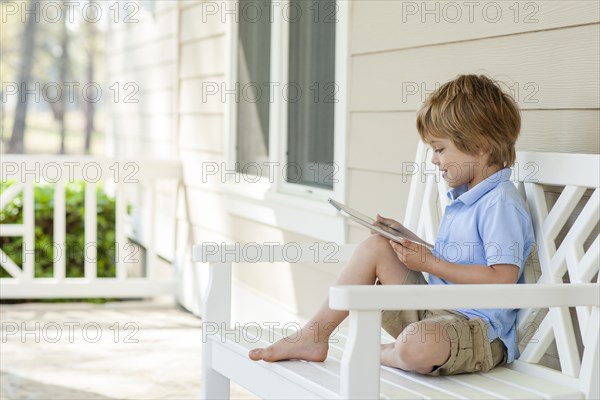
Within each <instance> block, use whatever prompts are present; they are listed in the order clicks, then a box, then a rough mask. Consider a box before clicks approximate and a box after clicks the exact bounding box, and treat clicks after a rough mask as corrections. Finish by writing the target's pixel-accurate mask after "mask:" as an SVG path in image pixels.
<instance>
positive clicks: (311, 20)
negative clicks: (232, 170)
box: [231, 0, 338, 192]
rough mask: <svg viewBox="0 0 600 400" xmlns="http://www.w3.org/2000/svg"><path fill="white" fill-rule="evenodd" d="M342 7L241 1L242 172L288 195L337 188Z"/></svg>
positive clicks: (238, 151)
mask: <svg viewBox="0 0 600 400" xmlns="http://www.w3.org/2000/svg"><path fill="white" fill-rule="evenodd" d="M337 7H338V5H337V3H336V2H335V1H332V0H316V1H306V0H290V1H285V2H280V1H274V2H254V1H241V2H240V3H238V8H237V10H238V23H237V24H236V25H237V27H236V28H237V29H236V32H235V37H236V42H234V43H236V44H237V49H236V50H235V58H237V60H236V61H237V62H236V63H235V67H234V72H233V73H234V74H235V77H234V81H235V82H236V90H238V91H239V92H238V101H237V102H236V107H235V110H232V111H233V112H232V114H233V118H234V119H235V121H232V123H231V126H232V127H234V129H235V133H234V135H233V137H234V141H235V157H236V160H235V161H236V162H237V163H236V168H237V171H238V172H242V173H246V174H250V173H253V172H254V171H258V172H257V174H260V175H261V176H262V177H264V178H268V179H269V180H270V181H271V182H275V184H276V185H278V187H280V188H283V189H284V191H285V188H286V187H288V188H289V187H290V185H294V186H298V185H300V186H301V187H306V188H319V189H324V190H328V191H331V190H333V183H334V177H335V172H336V171H335V168H336V167H335V165H336V164H334V128H335V124H334V121H335V105H336V102H337V99H336V96H337V95H338V93H337V92H338V90H337V88H338V84H337V83H336V64H335V59H336V21H337ZM268 163H276V165H277V166H278V167H277V168H276V169H273V168H267V167H264V166H267V165H269V164H268ZM250 164H252V165H255V166H259V168H248V167H247V166H248V165H250ZM272 165H273V164H272ZM261 166H262V168H261ZM270 174H273V175H274V176H270ZM308 191H309V192H311V191H310V190H308Z"/></svg>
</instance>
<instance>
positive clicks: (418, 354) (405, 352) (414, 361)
mask: <svg viewBox="0 0 600 400" xmlns="http://www.w3.org/2000/svg"><path fill="white" fill-rule="evenodd" d="M427 328H429V329H427ZM431 328H432V326H428V325H427V324H425V323H422V322H415V323H412V324H410V325H408V326H407V327H406V328H405V329H404V330H403V331H402V333H401V334H400V336H398V338H397V339H396V344H395V350H396V354H397V356H398V357H399V358H400V359H401V360H402V362H403V363H404V364H405V365H406V366H407V367H408V369H409V370H410V371H416V372H419V373H422V374H426V373H429V372H430V371H431V370H432V368H433V366H434V365H436V363H434V362H433V361H434V360H435V359H436V358H438V356H439V355H438V354H435V353H436V352H437V351H438V350H439V349H437V346H436V345H437V344H438V342H437V339H438V337H437V335H431V334H429V333H433V332H432V329H431ZM429 331H431V332H429Z"/></svg>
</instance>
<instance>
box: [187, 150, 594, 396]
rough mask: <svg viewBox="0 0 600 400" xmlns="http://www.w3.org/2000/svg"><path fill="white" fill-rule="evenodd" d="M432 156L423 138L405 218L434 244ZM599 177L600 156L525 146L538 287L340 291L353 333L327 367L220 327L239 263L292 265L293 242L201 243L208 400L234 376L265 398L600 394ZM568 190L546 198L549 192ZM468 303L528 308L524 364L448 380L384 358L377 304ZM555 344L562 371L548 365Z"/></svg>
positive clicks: (439, 192) (519, 174)
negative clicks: (385, 363)
mask: <svg viewBox="0 0 600 400" xmlns="http://www.w3.org/2000/svg"><path fill="white" fill-rule="evenodd" d="M428 160H429V157H428V150H427V149H426V147H425V146H424V145H422V144H420V145H419V149H418V154H417V164H416V166H417V167H418V169H419V172H421V171H423V170H426V173H425V175H415V176H414V177H413V180H412V183H411V193H410V200H409V206H408V209H407V213H406V219H405V225H406V226H408V227H409V228H411V229H412V230H414V231H415V232H416V233H418V234H419V235H420V236H421V237H424V238H425V239H426V240H428V241H430V242H433V241H434V240H435V234H436V228H437V226H438V225H439V219H440V215H442V212H443V207H444V205H445V190H446V189H445V186H444V184H443V183H441V182H436V178H435V173H434V172H433V171H435V168H434V167H433V166H431V165H429V166H427V167H426V168H423V167H424V166H426V165H427V163H428ZM599 174H600V164H599V156H597V155H580V154H577V155H575V154H556V153H531V152H521V153H518V156H517V163H516V165H515V168H514V173H513V180H515V183H516V184H517V185H518V187H519V189H520V191H521V193H522V194H523V195H524V196H525V197H526V199H527V203H528V206H529V208H530V212H531V215H532V218H533V221H534V229H535V235H536V242H537V252H536V254H534V255H533V256H532V257H530V260H529V262H528V265H527V267H526V276H527V277H528V282H531V283H527V284H520V285H449V286H415V287H403V286H391V285H390V286H388V285H384V286H338V287H332V288H331V289H330V306H331V307H332V308H334V309H340V310H349V311H350V317H349V318H350V320H349V330H348V332H347V333H340V332H338V333H337V334H336V335H335V336H334V337H332V339H334V340H333V343H331V344H330V351H329V356H328V358H327V360H326V361H325V362H323V363H311V362H305V361H284V362H278V363H265V362H262V361H261V362H254V361H251V360H249V359H248V355H247V354H248V350H249V349H251V348H254V347H262V346H266V345H268V344H269V343H268V342H270V341H272V340H277V339H278V338H279V333H275V335H273V334H271V336H273V337H271V338H270V337H269V334H266V333H265V332H258V331H256V330H251V329H249V330H247V331H246V332H244V333H243V334H240V335H239V337H235V335H232V334H231V333H229V334H227V333H225V334H223V335H221V333H223V332H224V329H229V327H230V326H231V321H230V317H231V310H230V308H231V307H230V306H231V300H230V299H231V265H232V263H233V262H252V263H254V262H281V261H288V262H289V258H290V257H289V256H288V254H289V246H288V247H287V248H286V246H285V245H280V246H270V245H269V246H263V247H262V248H261V251H260V254H258V253H257V252H253V253H252V254H248V253H250V252H245V253H246V254H244V253H243V252H241V251H240V247H239V246H238V247H237V248H236V247H234V246H218V245H216V244H203V245H197V246H194V249H193V259H194V261H198V262H208V263H209V269H210V272H209V276H210V279H209V285H208V287H207V290H206V295H205V298H204V303H203V310H204V311H203V320H204V321H203V327H204V332H203V340H205V342H204V348H203V366H202V388H203V389H202V398H206V399H214V398H228V397H229V382H230V380H233V381H235V382H237V383H238V384H240V385H241V386H243V387H245V388H247V389H248V390H250V391H251V392H253V393H255V394H257V395H258V396H260V397H262V398H362V399H372V398H380V397H381V398H521V399H523V398H569V399H570V398H587V399H597V398H599V397H600V389H599V383H598V382H599V380H600V365H599V351H600V348H599V332H598V330H599V325H600V321H599V305H600V286H599V285H598V265H599V263H600V236H599V235H598V221H599V215H600V191H599V189H598V182H599V181H600V177H599ZM421 178H423V179H421ZM563 187H564V190H562V193H561V194H560V196H559V197H558V199H557V200H556V202H555V203H554V205H553V206H551V205H549V204H548V203H552V193H559V192H560V190H561V189H562V188H563ZM555 197H556V196H555ZM548 199H550V201H548ZM586 200H587V202H586ZM327 246H328V245H327V244H324V245H323V246H322V247H321V249H320V251H319V252H318V254H319V255H320V258H321V259H322V258H323V257H324V256H325V255H329V254H330V253H331V247H327ZM354 247H355V246H354V245H343V246H339V248H337V251H336V253H335V255H334V258H335V259H337V260H339V261H340V262H344V261H346V260H347V259H348V258H349V257H350V255H351V254H352V251H353V249H354ZM236 249H237V250H236ZM294 254H295V253H294ZM244 256H246V259H244ZM314 257H315V248H314V245H313V246H311V247H310V248H309V247H308V245H307V246H304V247H302V248H301V253H300V255H299V258H297V259H296V256H295V255H294V258H295V259H294V261H297V262H314ZM537 260H539V262H537ZM591 282H594V283H591ZM469 307H471V308H501V307H506V308H520V312H519V317H518V324H519V332H520V338H521V339H520V346H519V347H520V348H521V355H520V357H519V358H518V359H517V360H515V361H514V362H513V363H511V364H510V365H508V366H506V367H498V368H496V369H494V370H492V371H490V372H487V373H474V374H466V375H457V376H451V377H430V376H423V375H419V374H416V373H409V372H404V371H401V370H398V369H393V368H387V367H381V366H380V362H379V354H380V343H381V341H382V330H381V328H380V323H381V310H384V309H448V308H450V309H452V308H469ZM569 307H571V308H572V309H571V311H573V307H574V311H573V312H571V311H570V309H569ZM574 322H575V323H574ZM217 327H218V330H217ZM251 331H253V332H255V335H260V337H255V336H252V333H251ZM383 340H386V338H385V335H384V336H383ZM387 340H389V338H387ZM554 343H555V344H556V352H557V354H558V359H559V360H560V367H559V368H558V369H552V368H549V367H547V366H543V365H541V364H540V361H541V360H542V359H543V358H544V355H545V354H546V353H547V351H548V349H549V348H552V347H553V346H554ZM546 358H547V357H546Z"/></svg>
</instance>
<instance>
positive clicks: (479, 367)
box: [381, 271, 507, 376]
mask: <svg viewBox="0 0 600 400" xmlns="http://www.w3.org/2000/svg"><path fill="white" fill-rule="evenodd" d="M405 284H416V285H426V284H427V282H426V281H425V278H424V277H423V275H422V274H421V273H419V272H415V271H411V273H410V274H409V276H408V277H407V280H406V282H405ZM424 320H427V321H428V322H438V323H440V324H441V325H442V326H443V327H444V328H443V332H444V333H443V334H442V336H443V338H442V339H443V340H448V341H449V342H450V358H449V359H448V361H446V362H445V363H444V364H443V365H441V366H438V367H434V369H433V371H431V372H430V373H429V374H428V375H434V376H438V375H455V374H462V373H469V372H478V371H489V370H490V369H492V368H494V367H496V366H498V365H503V364H506V360H507V352H506V346H504V343H502V341H501V340H500V339H495V340H493V341H492V342H491V343H490V341H489V339H488V334H487V326H486V324H485V322H484V321H483V320H482V319H480V318H472V319H469V318H467V317H466V316H465V315H463V314H461V313H459V312H457V311H452V310H400V311H383V313H382V316H381V325H382V327H383V329H385V330H386V332H387V333H389V334H390V335H391V336H392V337H394V338H397V337H398V336H399V335H400V333H401V332H402V331H403V330H404V329H406V327H407V326H408V325H410V324H412V323H414V322H418V321H424ZM412 333H413V334H422V335H423V336H424V337H425V336H427V337H429V338H430V336H431V335H432V334H433V333H432V332H429V333H428V332H420V333H419V332H412Z"/></svg>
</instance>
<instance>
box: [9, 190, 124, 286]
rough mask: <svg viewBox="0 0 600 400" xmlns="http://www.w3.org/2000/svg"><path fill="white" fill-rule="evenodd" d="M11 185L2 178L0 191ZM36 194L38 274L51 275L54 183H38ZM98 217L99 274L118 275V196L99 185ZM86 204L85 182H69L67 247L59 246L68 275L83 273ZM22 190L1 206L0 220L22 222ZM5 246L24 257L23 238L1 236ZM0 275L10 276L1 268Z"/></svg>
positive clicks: (18, 261) (15, 257)
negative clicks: (116, 212) (116, 234)
mask: <svg viewBox="0 0 600 400" xmlns="http://www.w3.org/2000/svg"><path fill="white" fill-rule="evenodd" d="M10 185H11V183H10V182H0V193H1V192H3V191H4V190H5V189H6V188H8V187H9V186H10ZM34 198H35V276H36V277H52V276H53V270H54V258H55V247H57V248H58V246H53V240H54V239H53V225H54V186H53V185H37V186H35V188H34ZM96 202H97V206H96V218H97V223H98V227H97V232H98V233H97V266H98V267H97V271H98V277H114V276H115V260H116V257H115V200H114V198H111V197H109V196H108V195H107V194H106V193H105V192H104V190H103V188H102V187H101V186H100V185H98V186H97V189H96ZM84 204H85V182H73V183H69V184H67V185H66V187H65V209H66V249H65V248H60V250H58V251H57V254H56V257H64V258H65V266H66V275H67V277H83V276H84V261H85V257H84V250H85V241H84V215H85V214H84V212H85V209H84ZM22 209H23V193H20V194H19V195H18V196H16V197H15V198H14V199H13V200H12V201H11V202H10V204H8V205H7V206H6V207H5V208H4V209H3V210H0V224H20V223H22V222H23V212H22ZM0 246H1V248H2V250H3V251H4V252H5V253H6V254H7V255H8V257H10V258H11V259H12V260H13V261H14V262H15V263H16V264H17V265H19V266H21V265H22V261H23V252H22V246H23V238H22V237H0ZM0 277H2V278H5V277H10V275H9V274H8V272H6V271H5V270H4V268H0Z"/></svg>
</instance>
